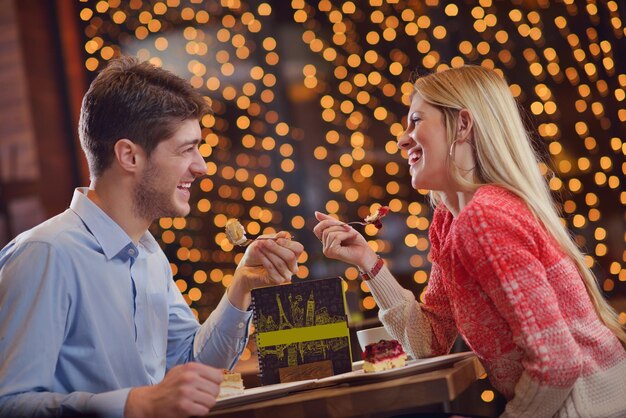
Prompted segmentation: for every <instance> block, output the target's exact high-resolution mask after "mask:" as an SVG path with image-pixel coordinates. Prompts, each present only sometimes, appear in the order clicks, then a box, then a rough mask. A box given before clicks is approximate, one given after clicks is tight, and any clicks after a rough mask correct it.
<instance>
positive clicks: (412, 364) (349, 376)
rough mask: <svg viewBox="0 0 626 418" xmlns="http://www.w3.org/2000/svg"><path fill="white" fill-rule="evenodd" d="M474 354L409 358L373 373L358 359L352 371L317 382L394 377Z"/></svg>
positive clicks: (449, 363)
mask: <svg viewBox="0 0 626 418" xmlns="http://www.w3.org/2000/svg"><path fill="white" fill-rule="evenodd" d="M473 355H474V353H473V352H471V351H466V352H463V353H454V354H446V355H443V356H437V357H430V358H423V359H416V360H409V361H407V363H406V365H405V366H404V367H399V368H397V369H390V370H383V371H380V372H371V373H365V372H364V371H363V362H362V361H358V362H355V363H353V364H352V371H351V372H349V373H343V374H338V375H336V376H331V377H325V378H323V379H318V380H317V382H318V383H320V384H325V383H334V384H341V383H356V382H359V383H360V382H368V381H375V380H385V379H393V378H396V377H401V376H408V375H412V374H415V373H418V372H424V371H429V370H435V369H439V368H442V367H444V366H450V365H452V364H454V363H456V362H457V361H460V360H463V359H464V358H468V357H471V356H473Z"/></svg>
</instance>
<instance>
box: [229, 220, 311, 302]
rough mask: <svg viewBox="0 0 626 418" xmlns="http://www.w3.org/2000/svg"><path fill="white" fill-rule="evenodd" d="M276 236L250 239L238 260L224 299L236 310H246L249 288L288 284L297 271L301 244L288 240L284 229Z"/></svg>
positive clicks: (249, 298)
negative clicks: (250, 242) (252, 240)
mask: <svg viewBox="0 0 626 418" xmlns="http://www.w3.org/2000/svg"><path fill="white" fill-rule="evenodd" d="M276 237H277V238H278V239H276V240H269V239H267V240H259V239H257V240H256V241H254V242H253V243H252V244H250V245H249V246H248V248H247V249H246V252H245V254H244V256H243V258H242V259H241V261H240V262H239V266H237V269H236V270H235V275H234V278H233V282H232V284H231V285H230V287H229V289H228V300H229V301H230V303H232V304H233V306H235V307H237V308H238V309H241V310H244V311H245V310H246V309H248V306H250V301H251V295H250V291H251V290H252V289H254V288H256V287H263V286H270V285H277V284H281V283H288V282H290V281H291V276H292V275H294V274H296V273H297V272H298V257H300V254H302V251H304V247H303V246H302V244H300V243H299V242H297V241H292V240H291V239H290V237H289V234H288V233H287V232H279V233H278V234H276Z"/></svg>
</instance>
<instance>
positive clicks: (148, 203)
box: [134, 119, 206, 221]
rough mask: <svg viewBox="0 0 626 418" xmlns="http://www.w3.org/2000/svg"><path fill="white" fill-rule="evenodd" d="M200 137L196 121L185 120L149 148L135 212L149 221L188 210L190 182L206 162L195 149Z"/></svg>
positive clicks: (203, 167)
mask: <svg viewBox="0 0 626 418" xmlns="http://www.w3.org/2000/svg"><path fill="white" fill-rule="evenodd" d="M200 138H201V131H200V125H199V124H198V121H197V120H193V119H189V120H186V121H184V122H182V123H181V124H180V126H179V128H178V129H177V130H176V132H174V135H172V137H171V138H169V139H166V140H164V141H162V142H161V143H159V145H157V147H156V148H155V149H154V151H152V154H151V155H150V158H149V160H148V163H147V165H146V167H145V169H144V171H143V173H142V175H141V179H140V181H139V183H138V185H137V187H136V189H135V195H134V211H135V214H136V215H138V216H140V217H142V218H145V219H149V220H151V221H152V220H155V219H158V218H161V217H164V216H172V217H173V216H186V215H187V214H188V213H189V211H190V210H191V208H190V206H189V197H190V191H189V189H190V187H191V183H192V182H193V181H194V180H195V179H196V178H197V177H200V176H203V175H205V174H206V164H205V162H204V159H203V158H202V155H200V151H199V150H198V144H199V143H200V141H201V139H200Z"/></svg>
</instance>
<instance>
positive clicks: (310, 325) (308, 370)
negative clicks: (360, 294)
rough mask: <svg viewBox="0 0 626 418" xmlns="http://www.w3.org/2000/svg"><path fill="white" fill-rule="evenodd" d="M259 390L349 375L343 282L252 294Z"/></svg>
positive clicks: (276, 288)
mask: <svg viewBox="0 0 626 418" xmlns="http://www.w3.org/2000/svg"><path fill="white" fill-rule="evenodd" d="M252 308H253V311H254V315H253V321H254V327H255V333H256V334H255V335H256V344H257V349H258V357H259V371H260V381H261V384H262V385H270V384H275V383H285V382H295V381H299V380H307V379H320V378H324V377H327V376H333V375H337V374H341V373H346V372H349V371H351V370H352V356H351V349H350V334H349V329H348V319H347V314H346V301H345V294H344V286H343V280H342V279H341V278H340V277H334V278H330V279H321V280H301V281H297V282H293V283H291V284H287V285H280V286H270V287H263V288H258V289H254V290H252Z"/></svg>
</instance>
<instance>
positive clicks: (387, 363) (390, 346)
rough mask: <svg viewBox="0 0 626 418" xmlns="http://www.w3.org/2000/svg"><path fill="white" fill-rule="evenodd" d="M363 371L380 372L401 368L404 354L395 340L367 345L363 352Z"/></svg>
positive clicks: (404, 357) (404, 360) (404, 358)
mask: <svg viewBox="0 0 626 418" xmlns="http://www.w3.org/2000/svg"><path fill="white" fill-rule="evenodd" d="M362 356H363V371H365V372H380V371H383V370H389V369H395V368H398V367H403V366H404V364H405V362H406V353H405V352H404V350H403V349H402V346H401V345H400V343H399V342H398V341H397V340H380V341H379V342H377V343H373V344H368V345H367V346H365V351H364V352H363V355H362Z"/></svg>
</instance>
